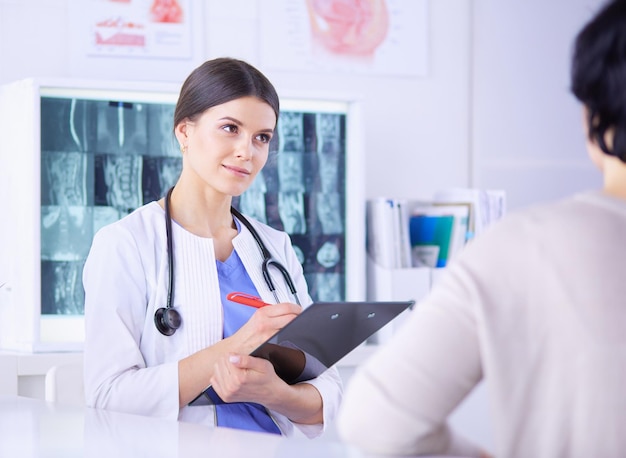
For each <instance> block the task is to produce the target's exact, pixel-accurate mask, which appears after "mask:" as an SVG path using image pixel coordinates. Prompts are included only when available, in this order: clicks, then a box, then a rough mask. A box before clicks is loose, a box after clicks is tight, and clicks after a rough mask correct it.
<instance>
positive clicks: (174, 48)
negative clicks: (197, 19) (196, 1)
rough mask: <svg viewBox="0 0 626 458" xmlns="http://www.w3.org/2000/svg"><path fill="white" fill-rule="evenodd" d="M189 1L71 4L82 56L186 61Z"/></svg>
mask: <svg viewBox="0 0 626 458" xmlns="http://www.w3.org/2000/svg"><path fill="white" fill-rule="evenodd" d="M189 3H190V0H81V1H74V2H73V3H72V8H73V10H74V13H75V14H74V16H75V17H77V18H80V25H81V27H82V33H83V39H84V40H85V44H86V54H87V55H90V56H111V57H142V58H144V57H145V58H161V59H163V58H165V59H188V58H190V57H191V54H192V53H191V49H192V47H191V41H192V35H191V26H190V24H191V11H190V4H189Z"/></svg>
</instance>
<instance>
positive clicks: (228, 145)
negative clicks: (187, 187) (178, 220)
mask: <svg viewBox="0 0 626 458" xmlns="http://www.w3.org/2000/svg"><path fill="white" fill-rule="evenodd" d="M275 126H276V115H275V114H274V110H273V109H272V107H271V106H270V105H268V104H267V103H265V102H264V101H262V100H260V99H258V98H256V97H242V98H239V99H234V100H231V101H230V102H226V103H223V104H221V105H216V106H214V107H211V108H209V109H208V110H206V111H205V112H204V113H203V114H202V115H201V116H200V117H199V118H197V119H196V120H195V121H190V120H186V121H183V122H181V123H180V124H179V125H178V126H176V131H175V132H176V137H177V139H178V141H179V143H180V144H181V146H183V147H184V151H183V175H187V176H191V177H192V179H194V181H196V182H198V184H199V185H201V186H203V187H205V188H212V189H213V190H214V191H216V192H217V193H220V194H224V195H229V196H238V195H240V194H242V193H243V192H244V191H245V190H246V189H247V188H248V187H249V186H250V184H251V183H252V181H254V178H255V177H256V175H257V173H259V171H260V170H261V169H262V168H263V166H264V165H265V162H266V161H267V156H268V154H269V144H270V140H271V138H272V135H273V134H274V128H275Z"/></svg>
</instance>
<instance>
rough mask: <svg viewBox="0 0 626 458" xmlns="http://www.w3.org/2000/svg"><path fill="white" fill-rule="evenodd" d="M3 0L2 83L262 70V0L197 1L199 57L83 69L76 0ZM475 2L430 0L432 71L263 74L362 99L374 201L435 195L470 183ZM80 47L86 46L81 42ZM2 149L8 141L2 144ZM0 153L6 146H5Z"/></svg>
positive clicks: (175, 77) (295, 87) (286, 86)
mask: <svg viewBox="0 0 626 458" xmlns="http://www.w3.org/2000/svg"><path fill="white" fill-rule="evenodd" d="M84 1H87V0H22V1H16V0H0V83H6V82H9V81H12V80H15V79H20V78H25V77H29V76H49V77H57V76H61V77H73V78H83V77H90V78H98V79H103V78H107V79H108V78H116V79H121V80H124V79H128V78H129V76H130V77H132V78H137V79H152V80H164V81H175V82H177V83H181V82H182V79H183V78H184V77H185V76H186V74H187V73H188V72H189V71H190V70H191V69H192V68H193V67H194V66H195V65H196V64H197V63H199V61H200V60H202V59H204V58H210V57H216V56H220V55H230V56H233V57H240V58H244V59H246V60H248V61H250V62H251V63H252V64H254V65H258V66H259V67H260V68H261V70H265V69H263V68H262V66H260V58H259V55H258V45H257V44H258V37H257V31H258V24H257V13H258V11H257V3H258V2H257V1H254V0H229V1H228V2H223V1H221V0H209V1H204V0H192V4H193V7H194V12H196V13H197V14H194V17H195V18H196V22H197V25H198V27H197V30H200V33H199V34H198V37H197V39H198V42H197V43H194V45H195V50H196V51H198V50H199V54H200V60H199V61H198V62H189V61H163V62H161V66H160V67H158V66H157V64H158V62H157V63H156V64H155V61H154V60H143V61H140V62H138V61H131V60H126V61H122V64H121V65H120V64H119V63H118V62H116V61H113V65H110V63H111V60H107V58H102V59H99V60H98V59H96V60H94V59H91V60H90V61H89V63H88V65H81V59H80V58H77V57H76V56H75V55H73V54H72V53H74V54H75V53H76V49H77V44H76V42H75V40H78V39H80V33H77V30H79V28H80V27H82V24H81V23H80V21H77V20H74V18H73V17H72V14H71V13H72V9H71V8H70V7H71V6H72V5H73V4H74V2H84ZM469 11H470V1H469V0H433V1H431V2H430V12H429V14H430V73H429V75H428V76H427V77H423V78H407V77H379V76H376V77H374V76H364V75H333V74H323V73H320V74H302V73H295V72H270V71H266V73H267V74H268V76H269V77H270V79H271V80H272V81H273V82H274V83H275V85H276V86H277V89H278V90H279V92H281V91H287V92H290V93H293V92H303V93H305V94H306V93H307V92H316V93H317V92H324V93H326V92H328V93H331V94H334V93H338V94H348V95H349V96H350V97H354V98H356V99H359V100H360V101H361V102H362V107H363V108H364V109H363V118H364V129H363V130H364V136H365V138H364V143H365V154H364V157H363V161H365V163H366V182H367V197H374V196H380V195H388V196H398V197H403V196H406V197H410V196H415V195H422V194H424V195H430V194H431V193H432V192H434V191H435V190H437V189H440V188H445V187H449V186H465V185H467V184H468V151H469V149H468V145H469V131H468V112H469V106H468V100H469V91H468V89H469V59H470V47H469V46H470V42H469V41H468V39H467V37H468V36H469V33H470V30H469V29H470V14H469ZM79 48H80V47H79ZM0 147H1V146H0ZM0 152H1V151H0Z"/></svg>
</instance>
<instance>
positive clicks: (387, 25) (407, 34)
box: [259, 0, 428, 76]
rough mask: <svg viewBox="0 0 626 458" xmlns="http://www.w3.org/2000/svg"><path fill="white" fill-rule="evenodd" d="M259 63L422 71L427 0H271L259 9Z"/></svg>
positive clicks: (363, 71)
mask: <svg viewBox="0 0 626 458" xmlns="http://www.w3.org/2000/svg"><path fill="white" fill-rule="evenodd" d="M259 16H260V18H259V21H260V22H259V24H260V25H259V42H260V55H261V62H262V65H263V67H264V68H272V69H277V70H286V71H302V72H329V73H354V74H369V75H385V76H424V75H426V74H427V72H428V0H272V1H268V2H263V5H262V7H261V8H259Z"/></svg>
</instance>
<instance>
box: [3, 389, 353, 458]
mask: <svg viewBox="0 0 626 458" xmlns="http://www.w3.org/2000/svg"><path fill="white" fill-rule="evenodd" d="M13 456H15V457H64V458H67V457H79V456H80V457H100V456H102V457H105V456H106V457H112V458H123V457H133V458H135V457H161V456H163V457H178V456H180V457H196V456H198V457H199V456H202V457H209V456H212V457H228V458H231V457H232V458H237V457H246V458H248V457H254V458H264V457H289V458H294V457H297V458H308V457H311V458H313V457H315V458H318V457H324V458H340V457H350V458H360V457H363V456H365V455H362V454H361V453H359V452H358V451H356V450H354V449H352V448H351V447H348V446H346V445H344V444H341V443H340V442H336V441H331V440H324V439H323V438H321V439H313V440H309V439H304V438H284V437H280V436H275V435H272V434H265V433H254V432H248V431H239V430H234V429H228V428H209V427H206V426H202V425H196V424H192V423H182V422H177V421H169V420H162V419H158V418H150V417H143V416H139V415H130V414H124V413H117V412H110V411H105V410H99V409H91V408H81V407H69V406H61V405H57V404H53V403H49V402H45V401H42V400H38V399H31V398H25V397H19V396H0V457H13Z"/></svg>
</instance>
